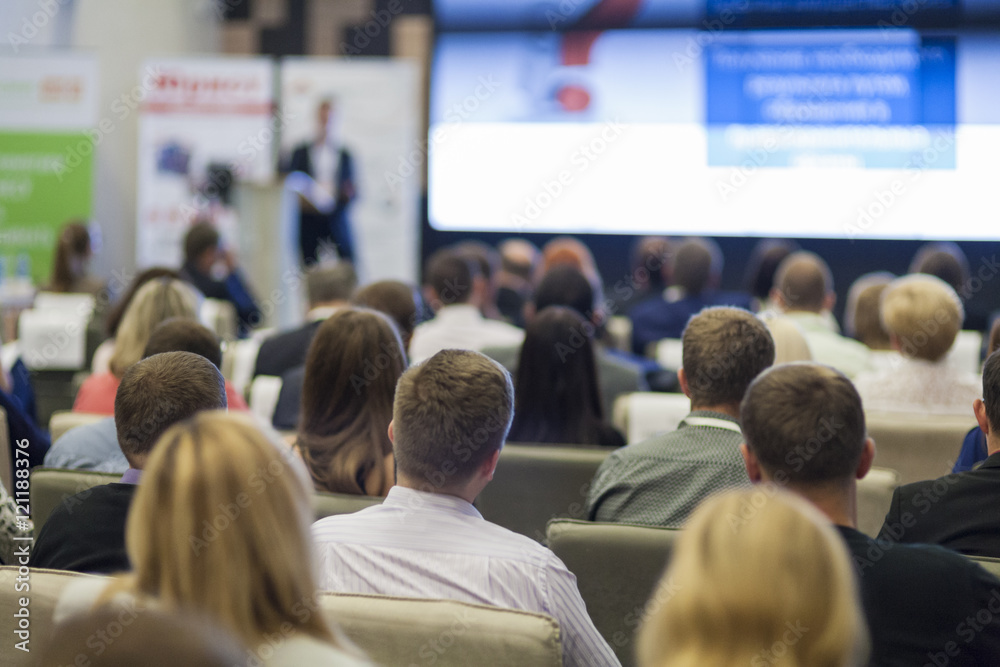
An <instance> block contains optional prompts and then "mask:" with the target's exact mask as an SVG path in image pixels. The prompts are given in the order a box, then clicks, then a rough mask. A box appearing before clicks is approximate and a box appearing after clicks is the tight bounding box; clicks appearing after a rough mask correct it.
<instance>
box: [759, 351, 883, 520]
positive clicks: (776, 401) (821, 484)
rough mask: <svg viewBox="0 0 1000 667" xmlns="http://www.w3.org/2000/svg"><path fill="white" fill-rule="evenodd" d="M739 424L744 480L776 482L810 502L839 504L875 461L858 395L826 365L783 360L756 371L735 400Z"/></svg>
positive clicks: (836, 372)
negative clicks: (738, 404)
mask: <svg viewBox="0 0 1000 667" xmlns="http://www.w3.org/2000/svg"><path fill="white" fill-rule="evenodd" d="M740 425H741V426H742V428H743V439H744V444H743V445H741V448H740V449H741V451H742V452H743V457H744V459H745V460H746V463H747V473H748V474H749V476H750V479H751V481H754V482H760V481H765V482H767V481H773V482H777V483H778V484H782V485H786V486H787V487H788V488H789V489H791V490H793V491H796V492H797V493H800V494H802V495H804V496H806V497H808V498H811V499H813V500H817V499H819V498H828V499H832V500H833V501H836V502H838V503H843V502H846V501H847V498H846V497H845V494H851V493H853V489H854V483H855V482H856V480H858V479H861V478H862V477H864V476H865V475H866V474H867V473H868V469H869V468H870V467H871V463H872V460H873V459H874V458H875V447H874V444H873V443H872V441H871V439H869V438H868V437H867V435H866V431H865V413H864V410H863V409H862V406H861V397H860V396H859V395H858V392H857V390H856V389H855V388H854V385H853V384H851V381H850V380H848V379H847V377H846V376H845V375H844V374H843V373H841V372H839V371H837V370H834V369H833V368H830V367H829V366H822V365H820V364H812V363H797V364H784V365H781V366H775V367H774V368H772V369H770V370H768V371H766V372H764V373H762V374H761V375H760V377H758V378H757V379H756V380H754V382H753V383H752V384H751V385H750V388H749V389H748V390H747V393H746V397H745V398H744V399H743V404H742V406H741V408H740ZM839 509H843V506H842V507H840V508H839Z"/></svg>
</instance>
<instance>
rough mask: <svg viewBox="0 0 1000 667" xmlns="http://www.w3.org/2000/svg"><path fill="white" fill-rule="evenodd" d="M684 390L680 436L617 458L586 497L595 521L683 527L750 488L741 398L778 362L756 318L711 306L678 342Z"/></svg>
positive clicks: (630, 449)
mask: <svg viewBox="0 0 1000 667" xmlns="http://www.w3.org/2000/svg"><path fill="white" fill-rule="evenodd" d="M681 345H682V352H681V356H682V364H683V367H682V368H681V369H680V370H679V371H678V372H677V379H678V381H679V382H680V385H681V389H682V390H683V392H684V393H685V394H686V395H687V396H688V397H689V398H690V399H691V413H690V414H688V416H687V417H685V418H684V420H683V421H682V422H681V423H680V425H679V426H678V428H677V430H676V431H672V432H670V433H665V434H663V435H656V436H653V437H652V438H650V439H648V440H645V441H643V442H639V443H635V444H632V445H629V446H627V447H623V448H622V449H619V450H616V451H614V452H612V453H611V454H610V455H609V456H608V458H607V459H605V460H604V462H603V463H602V464H601V467H600V468H599V469H598V470H597V474H596V475H595V476H594V481H593V483H592V484H591V486H590V490H589V492H588V494H587V516H588V517H589V518H590V519H591V520H593V521H614V522H622V523H641V524H648V525H655V526H666V527H668V528H680V527H681V525H683V523H684V521H685V520H686V519H687V517H688V515H689V514H690V513H691V512H692V511H693V510H694V508H695V507H696V506H697V505H698V503H700V502H701V501H702V500H704V499H705V498H706V497H707V496H708V495H710V494H712V493H715V492H716V491H722V490H725V489H730V488H735V487H740V486H749V484H750V480H749V479H747V475H746V471H745V470H744V468H743V459H742V458H741V457H740V452H739V446H740V442H742V440H743V436H742V434H741V433H740V425H739V421H738V419H739V408H740V401H741V400H743V392H744V391H746V388H747V386H749V384H750V382H751V381H752V380H753V379H754V378H755V377H756V376H757V374H758V373H760V372H761V371H763V370H764V369H765V368H767V367H768V366H770V365H771V364H772V363H774V341H773V340H772V338H771V334H770V332H769V331H768V329H767V326H765V325H764V323H763V322H761V321H760V320H759V319H758V318H757V317H755V316H754V315H753V314H751V313H749V312H747V311H745V310H740V309H738V308H723V307H719V308H707V309H705V310H703V311H701V312H700V313H699V314H697V315H695V316H694V317H693V318H691V321H690V322H688V325H687V327H686V328H685V329H684V334H683V336H682V338H681Z"/></svg>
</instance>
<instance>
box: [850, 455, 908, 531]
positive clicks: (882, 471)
mask: <svg viewBox="0 0 1000 667" xmlns="http://www.w3.org/2000/svg"><path fill="white" fill-rule="evenodd" d="M897 486H899V473H897V472H896V471H895V470H890V469H888V468H872V469H871V470H869V471H868V474H867V475H865V477H864V479H862V480H860V481H858V530H860V531H861V532H862V533H864V534H865V535H868V536H870V537H877V536H878V531H879V530H880V529H881V528H882V522H883V521H885V515H886V514H888V512H889V505H890V504H891V503H892V492H893V491H895V490H896V487H897Z"/></svg>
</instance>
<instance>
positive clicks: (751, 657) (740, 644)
mask: <svg viewBox="0 0 1000 667" xmlns="http://www.w3.org/2000/svg"><path fill="white" fill-rule="evenodd" d="M657 591H658V592H657V593H656V594H654V596H653V598H652V599H651V600H650V603H649V604H648V605H647V612H648V614H649V616H648V617H647V618H646V619H645V622H644V624H643V626H642V628H641V630H640V633H639V643H638V654H639V664H640V665H641V667H702V666H703V665H712V666H713V667H730V666H732V667H736V666H740V667H765V666H767V667H847V666H848V665H852V666H853V665H855V664H865V662H866V661H865V660H864V658H865V657H866V655H867V646H868V641H867V629H866V627H865V623H864V615H863V613H862V611H861V607H860V605H859V597H858V592H857V585H856V583H855V579H854V573H853V570H852V569H851V564H850V560H849V557H848V554H847V550H846V548H845V546H844V544H843V540H842V539H841V538H840V537H839V536H838V535H837V533H836V532H835V531H834V529H833V527H832V526H831V525H830V523H829V521H828V520H827V519H826V518H825V517H823V516H822V515H821V514H820V513H819V511H818V510H816V509H815V508H813V507H812V506H811V505H809V504H808V503H806V502H805V501H804V500H802V499H799V498H797V497H795V496H792V495H791V494H788V493H785V492H781V491H778V490H776V489H773V488H770V487H757V488H756V489H755V490H752V491H751V490H745V491H733V492H728V493H724V494H721V495H718V496H715V497H713V498H711V499H709V500H707V501H705V502H704V503H703V504H702V505H701V506H700V507H699V508H698V509H697V510H696V511H695V512H694V514H692V516H691V519H690V520H689V522H688V524H687V526H686V528H685V530H684V534H683V535H682V536H681V537H680V539H679V541H678V544H677V548H676V550H675V551H674V555H673V558H672V560H671V563H670V566H669V567H668V568H667V571H666V574H665V575H664V577H663V579H662V580H661V582H660V584H659V587H658V589H657Z"/></svg>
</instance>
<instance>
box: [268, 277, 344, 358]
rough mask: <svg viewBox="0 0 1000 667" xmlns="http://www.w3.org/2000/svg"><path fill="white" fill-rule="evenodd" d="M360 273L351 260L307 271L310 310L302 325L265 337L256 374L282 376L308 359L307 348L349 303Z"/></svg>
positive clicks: (307, 292) (307, 293) (307, 296)
mask: <svg viewBox="0 0 1000 667" xmlns="http://www.w3.org/2000/svg"><path fill="white" fill-rule="evenodd" d="M357 286H358V276H357V274H355V272H354V267H353V266H352V265H351V264H350V263H349V262H336V263H327V264H316V265H314V266H312V267H310V269H309V270H308V272H307V273H306V298H307V299H308V300H309V312H307V313H306V323H305V324H303V325H302V326H300V327H298V328H296V329H292V330H291V331H286V332H284V333H279V334H277V335H275V336H271V337H270V338H267V339H265V340H264V342H263V343H261V345H260V351H259V352H257V363H256V365H255V367H254V371H253V374H254V375H255V376H256V375H275V376H278V377H280V376H281V375H283V374H284V373H287V372H288V371H290V370H291V369H293V368H295V367H296V366H301V365H302V364H304V363H305V362H306V350H308V349H309V343H310V342H311V341H312V339H313V336H314V335H316V330H317V329H318V328H319V325H320V324H322V323H323V321H324V320H325V319H326V318H328V317H330V316H331V315H333V314H334V313H335V312H337V310H339V309H341V308H344V307H345V306H347V305H349V303H350V300H351V295H352V294H353V293H354V289H355V288H356V287H357Z"/></svg>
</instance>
